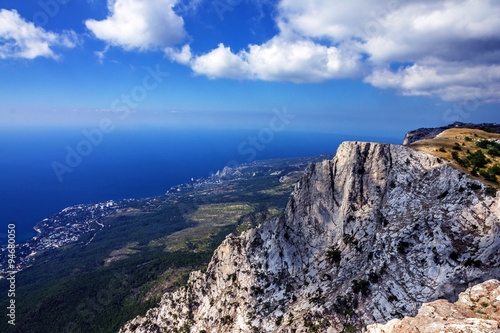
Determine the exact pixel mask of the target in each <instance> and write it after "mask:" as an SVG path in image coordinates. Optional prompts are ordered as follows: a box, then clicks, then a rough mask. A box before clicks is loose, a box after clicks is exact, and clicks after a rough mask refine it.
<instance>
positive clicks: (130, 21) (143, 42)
mask: <svg viewBox="0 0 500 333" xmlns="http://www.w3.org/2000/svg"><path fill="white" fill-rule="evenodd" d="M176 3H177V0H148V1H145V0H109V1H108V9H109V12H110V15H109V16H108V18H106V19H105V20H102V21H96V20H87V21H86V22H85V25H86V26H87V28H88V29H90V30H91V31H92V32H93V33H94V35H95V36H96V37H97V38H99V39H102V40H104V41H106V42H107V43H108V44H109V45H112V46H120V47H122V48H123V49H125V50H133V49H139V50H156V49H163V48H165V47H169V46H172V45H175V44H177V43H180V42H182V41H183V40H184V38H185V37H186V32H185V30H184V20H183V19H182V17H180V16H178V15H177V14H176V13H175V12H174V10H173V7H174V6H175V5H176Z"/></svg>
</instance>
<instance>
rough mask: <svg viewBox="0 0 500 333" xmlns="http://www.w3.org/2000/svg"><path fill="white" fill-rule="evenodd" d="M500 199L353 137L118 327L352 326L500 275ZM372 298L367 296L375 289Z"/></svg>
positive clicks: (422, 159) (439, 163) (424, 162)
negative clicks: (273, 213)
mask: <svg viewBox="0 0 500 333" xmlns="http://www.w3.org/2000/svg"><path fill="white" fill-rule="evenodd" d="M499 205H500V201H499V200H498V199H497V198H496V194H495V196H489V195H487V194H485V186H484V185H483V184H482V183H480V182H478V181H475V180H472V179H469V178H468V177H467V176H465V175H464V174H462V173H460V172H459V171H457V170H455V169H453V168H452V167H450V166H449V165H448V164H447V163H445V162H444V161H443V160H441V159H439V158H437V157H434V156H431V155H429V154H426V153H423V152H419V151H415V150H413V149H411V148H409V147H405V146H400V145H389V144H381V143H364V142H344V143H342V144H341V146H340V147H339V149H338V151H337V154H336V156H335V157H334V158H333V160H330V161H329V160H324V161H323V162H320V163H317V164H312V165H310V166H309V167H308V168H307V169H306V171H305V174H304V176H303V177H302V178H301V179H300V180H299V182H298V183H297V184H296V185H295V189H294V192H293V193H292V195H291V197H290V199H289V202H288V205H287V208H286V209H285V211H284V212H283V214H282V215H280V216H279V217H276V218H274V219H272V220H271V221H268V222H265V223H263V224H261V225H260V226H258V227H257V228H255V229H252V230H249V231H247V232H245V233H243V234H242V235H241V236H239V237H235V236H234V235H230V236H228V237H227V238H226V240H225V241H224V242H223V243H222V245H221V246H220V247H219V248H218V249H217V250H216V252H215V254H214V256H213V258H212V260H211V262H210V264H209V266H208V268H207V271H206V272H205V273H203V272H200V271H198V272H193V273H191V276H190V279H189V282H188V285H187V286H186V287H184V288H181V289H179V290H178V291H176V292H174V293H167V294H165V295H164V296H163V299H162V301H161V302H160V305H159V307H157V308H155V309H152V310H150V311H148V313H147V315H146V316H145V317H138V318H136V319H134V320H132V321H130V322H129V323H128V324H127V325H125V326H124V327H123V328H122V329H121V331H120V332H169V331H172V332H175V331H186V332H187V331H192V332H204V331H205V332H239V331H243V332H250V331H255V332H281V331H283V332H286V331H290V332H306V331H321V332H332V333H335V332H355V331H357V330H364V329H365V327H366V325H368V324H372V323H375V322H387V321H388V320H390V319H392V318H394V317H403V316H404V315H406V314H410V313H412V312H413V311H415V310H416V308H418V307H419V306H420V305H421V304H422V303H424V302H428V301H430V300H433V299H437V298H439V297H447V298H449V299H454V298H456V297H457V296H458V292H460V291H462V290H465V288H466V287H468V286H469V284H475V283H478V282H482V281H485V280H487V279H490V278H498V277H499V276H500V269H499V268H498V267H499V260H500V259H499V256H498V255H499V253H500V252H499V251H500V223H499V220H500V213H499V211H500V210H499ZM368 296H369V297H368Z"/></svg>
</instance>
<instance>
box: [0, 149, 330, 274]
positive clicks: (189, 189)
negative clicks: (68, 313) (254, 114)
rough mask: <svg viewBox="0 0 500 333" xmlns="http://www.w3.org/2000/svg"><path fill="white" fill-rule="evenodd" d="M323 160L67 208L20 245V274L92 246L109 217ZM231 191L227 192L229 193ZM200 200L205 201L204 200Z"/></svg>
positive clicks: (266, 164) (228, 173)
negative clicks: (63, 252) (46, 255)
mask: <svg viewBox="0 0 500 333" xmlns="http://www.w3.org/2000/svg"><path fill="white" fill-rule="evenodd" d="M323 158H325V159H328V158H332V155H331V154H326V155H320V156H316V157H314V158H291V159H280V160H267V161H254V162H251V163H247V164H241V165H238V166H235V167H232V168H230V167H225V168H224V169H223V170H220V171H217V172H216V173H213V174H211V175H210V176H208V177H205V178H199V179H196V180H195V179H193V178H192V179H191V181H190V182H187V183H183V184H179V185H175V186H172V187H171V188H170V189H169V190H167V191H166V192H165V194H164V195H161V196H157V197H151V198H142V199H123V200H109V201H105V202H98V203H91V204H80V205H74V206H71V207H67V208H65V209H63V210H62V211H60V212H59V213H56V214H54V215H52V216H50V217H47V218H45V219H44V220H42V221H41V222H39V223H38V224H37V225H36V226H35V227H34V229H35V231H36V232H37V235H36V236H34V237H32V238H30V239H27V240H24V241H20V242H17V243H16V251H15V256H16V257H15V263H16V265H15V268H16V271H21V270H23V269H24V268H26V267H29V266H30V265H31V263H32V262H33V261H34V260H36V255H37V254H39V253H41V252H42V251H47V250H53V249H58V248H63V247H65V246H67V245H69V244H72V243H76V242H79V241H81V242H82V245H86V244H88V243H90V242H91V241H92V240H93V239H94V236H95V235H96V234H97V233H98V232H99V231H100V230H102V229H103V228H107V227H110V226H109V225H107V224H106V218H107V217H111V216H113V215H117V214H127V213H131V214H133V213H134V212H148V211H154V210H157V209H159V208H160V207H161V206H162V205H163V204H165V203H167V202H172V203H176V202H178V201H179V200H180V199H181V198H182V197H195V196H196V197H197V198H203V197H205V196H207V195H212V194H217V193H219V192H220V191H221V190H222V186H223V185H224V184H229V187H228V188H231V185H230V182H234V181H238V180H241V179H250V178H253V177H256V176H262V175H269V176H274V177H280V182H286V181H290V179H296V178H298V176H299V175H300V174H302V171H299V170H303V169H304V168H305V166H307V165H308V164H309V163H310V162H311V161H315V160H321V159H323ZM277 170H278V171H277ZM279 170H281V171H279ZM285 170H286V171H285ZM290 176H291V178H290ZM228 188H226V189H225V190H226V191H227V190H228ZM229 191H230V190H229ZM199 200H201V201H200V202H202V201H203V199H199ZM87 234H89V235H92V236H91V237H90V239H89V240H86V241H85V242H83V241H82V236H83V235H87ZM85 239H87V238H85ZM8 254H9V251H8V248H7V245H2V246H1V247H0V279H2V278H5V277H6V276H7V275H8V272H10V271H12V270H11V269H9V267H8V265H7V263H8V259H9V257H8Z"/></svg>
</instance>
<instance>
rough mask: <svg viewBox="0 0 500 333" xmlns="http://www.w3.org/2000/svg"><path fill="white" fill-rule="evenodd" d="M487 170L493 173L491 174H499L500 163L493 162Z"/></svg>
mask: <svg viewBox="0 0 500 333" xmlns="http://www.w3.org/2000/svg"><path fill="white" fill-rule="evenodd" d="M488 172H489V173H491V174H493V175H497V176H498V175H500V164H498V163H497V164H495V165H494V166H492V167H491V168H489V169H488Z"/></svg>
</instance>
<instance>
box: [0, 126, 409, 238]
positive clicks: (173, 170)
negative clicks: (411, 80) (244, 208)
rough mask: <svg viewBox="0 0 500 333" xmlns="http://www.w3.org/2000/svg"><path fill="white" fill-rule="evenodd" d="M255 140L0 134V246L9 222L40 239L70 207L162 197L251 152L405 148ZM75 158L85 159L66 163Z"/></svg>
mask: <svg viewBox="0 0 500 333" xmlns="http://www.w3.org/2000/svg"><path fill="white" fill-rule="evenodd" d="M258 133H259V131H258V130H199V129H196V130H188V129H184V130H173V129H165V128H163V129H162V128H153V127H151V128H143V129H141V130H138V129H116V130H114V131H113V132H112V133H109V134H104V135H103V137H102V138H101V137H99V136H95V137H93V140H94V142H93V143H91V144H90V145H89V144H88V143H89V142H90V141H89V140H88V139H87V138H86V137H85V135H84V134H83V133H82V128H76V127H72V128H21V129H19V128H17V129H5V128H4V129H0V156H1V159H2V160H1V161H0V185H1V187H0V203H1V206H0V207H1V209H0V221H1V222H0V243H2V244H5V243H6V232H7V225H8V224H9V223H15V224H16V236H17V237H16V238H17V241H21V240H24V239H27V238H29V237H32V236H34V235H35V232H34V230H33V226H34V225H35V224H37V223H38V222H39V221H41V220H43V219H44V218H46V217H48V216H50V215H51V214H54V213H57V212H59V211H60V210H62V209H64V208H66V207H68V206H71V205H75V204H86V203H92V202H97V201H105V200H110V199H113V200H116V199H124V198H142V197H152V196H157V195H161V194H164V193H165V191H166V190H168V189H169V188H170V187H171V186H173V185H177V184H180V183H185V182H188V181H190V179H191V178H194V179H197V178H200V177H207V176H209V175H210V174H211V173H213V172H216V171H217V170H219V169H222V168H224V166H226V165H227V164H228V163H229V162H230V161H233V162H231V163H234V161H236V162H238V163H245V162H248V161H249V160H250V159H252V158H254V156H253V154H251V153H250V151H253V152H254V153H255V159H258V160H261V159H271V158H287V157H300V156H313V155H319V154H324V153H332V152H335V151H336V150H337V148H338V146H339V144H340V143H341V142H342V141H345V140H364V141H383V142H388V143H400V142H401V141H400V140H399V139H396V138H392V139H391V138H374V137H359V136H356V137H353V136H346V135H336V134H331V133H307V132H280V133H275V135H274V137H273V138H272V139H271V138H269V137H264V138H265V141H266V142H265V144H263V143H262V142H259V149H252V146H251V145H250V142H249V139H248V138H249V136H254V137H257V135H258ZM83 141H87V143H84V142H83ZM239 147H240V149H238V148H239ZM70 152H77V153H78V152H80V153H83V154H82V155H80V154H79V155H78V156H79V158H75V156H74V155H72V156H71V157H70V158H69V159H68V160H67V158H68V155H71V153H70ZM242 152H243V153H242ZM83 155H84V156H83ZM68 161H69V163H68ZM54 168H55V170H56V171H57V172H56V171H55V170H54ZM57 173H59V176H60V177H58V175H57Z"/></svg>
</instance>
